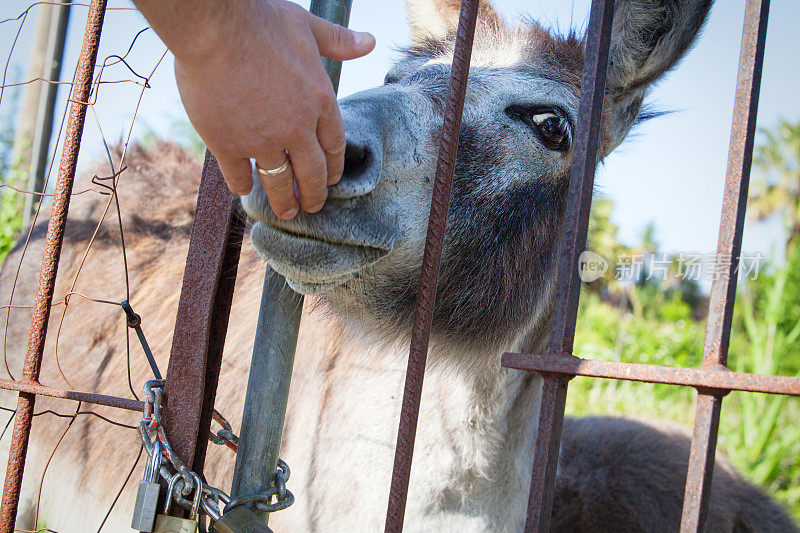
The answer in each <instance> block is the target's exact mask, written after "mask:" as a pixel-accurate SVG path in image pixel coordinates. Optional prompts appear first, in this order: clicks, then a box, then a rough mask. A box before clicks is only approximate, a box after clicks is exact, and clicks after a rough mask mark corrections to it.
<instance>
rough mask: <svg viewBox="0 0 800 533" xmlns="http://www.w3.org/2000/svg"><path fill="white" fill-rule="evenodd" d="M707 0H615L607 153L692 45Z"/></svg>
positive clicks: (700, 23)
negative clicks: (651, 90)
mask: <svg viewBox="0 0 800 533" xmlns="http://www.w3.org/2000/svg"><path fill="white" fill-rule="evenodd" d="M712 3H713V0H617V3H616V7H615V10H614V25H613V28H612V33H611V49H610V53H609V54H610V55H609V63H608V79H607V83H606V94H607V96H608V99H607V100H606V102H607V104H610V106H611V108H610V109H608V110H607V115H606V116H607V117H608V118H610V123H609V125H608V126H609V127H608V130H607V133H608V135H609V137H608V138H607V141H606V143H604V144H605V146H603V153H604V155H605V154H608V153H609V152H610V151H611V150H613V149H614V148H615V147H616V146H617V145H619V143H621V142H622V139H624V138H625V135H627V133H628V131H629V130H630V129H631V127H632V126H633V124H634V123H635V122H636V119H637V117H638V116H639V112H640V110H641V107H642V101H643V100H644V96H645V92H646V91H647V88H648V86H649V85H650V84H652V83H653V82H655V81H656V80H657V79H658V78H660V77H661V76H662V75H664V74H665V73H666V72H667V71H669V70H670V69H671V68H672V67H674V66H675V65H676V64H677V63H678V62H679V61H680V60H681V58H682V57H683V56H684V54H686V52H687V51H688V50H689V49H690V48H691V47H692V44H693V43H694V41H695V38H696V37H697V35H698V33H699V32H700V29H701V28H702V27H703V23H704V22H705V20H706V18H707V16H708V12H709V9H710V8H711V4H712Z"/></svg>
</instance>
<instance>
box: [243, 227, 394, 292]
mask: <svg viewBox="0 0 800 533" xmlns="http://www.w3.org/2000/svg"><path fill="white" fill-rule="evenodd" d="M251 239H252V242H253V245H254V246H255V248H256V250H257V251H258V253H259V254H260V255H261V256H262V257H263V258H264V260H265V261H266V262H267V264H269V266H270V267H272V268H273V269H274V270H275V271H276V272H278V273H279V274H280V275H282V276H283V277H285V278H286V281H287V282H288V283H289V285H290V286H291V287H292V289H294V290H295V291H297V292H299V293H301V294H314V293H321V292H325V291H327V290H330V289H332V288H334V287H336V286H338V285H341V284H342V283H345V282H346V281H348V280H350V279H351V278H352V277H353V276H355V275H356V274H357V273H358V272H359V271H360V270H362V269H364V268H366V267H368V266H370V265H372V264H373V263H375V262H377V261H378V260H379V259H381V258H382V257H384V256H385V255H387V254H388V253H389V252H391V250H392V247H393V246H392V244H393V243H391V242H375V240H373V239H366V238H363V239H362V238H359V237H357V236H353V235H347V236H345V235H335V236H334V235H330V236H329V235H327V234H326V233H323V232H320V231H313V232H312V231H306V230H305V228H301V227H297V226H296V225H294V224H291V223H281V222H278V221H276V222H273V221H271V220H270V221H269V222H257V223H256V224H255V225H254V226H253V230H252V234H251Z"/></svg>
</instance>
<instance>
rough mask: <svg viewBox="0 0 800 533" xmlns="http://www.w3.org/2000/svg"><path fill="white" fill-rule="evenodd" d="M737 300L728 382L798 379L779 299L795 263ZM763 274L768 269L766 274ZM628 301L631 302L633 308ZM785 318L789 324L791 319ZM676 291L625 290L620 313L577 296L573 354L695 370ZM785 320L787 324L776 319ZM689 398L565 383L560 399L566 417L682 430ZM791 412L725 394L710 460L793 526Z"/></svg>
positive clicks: (790, 403)
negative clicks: (724, 461)
mask: <svg viewBox="0 0 800 533" xmlns="http://www.w3.org/2000/svg"><path fill="white" fill-rule="evenodd" d="M787 259H788V261H787V263H786V265H785V266H784V267H782V268H780V269H777V270H775V271H774V272H771V273H767V274H764V275H762V276H760V277H759V279H757V280H754V281H751V282H747V283H745V284H744V286H743V287H742V288H741V290H740V294H739V296H738V298H737V303H736V306H735V310H734V321H733V333H732V337H731V345H730V351H729V354H730V356H729V359H730V366H731V368H732V369H733V370H735V371H738V372H751V373H756V374H782V375H800V354H799V353H798V348H797V340H798V337H800V317H797V314H796V305H797V303H796V300H794V299H787V298H786V297H785V295H786V294H787V293H792V292H793V291H792V290H791V289H789V287H788V286H789V283H790V279H793V278H794V277H795V275H796V273H797V272H798V269H800V253H798V254H792V255H790V256H788V257H787ZM768 270H769V269H768ZM628 301H636V302H637V305H633V304H630V305H628V304H627V302H628ZM793 313H795V314H793ZM692 316H693V310H692V308H691V306H690V305H689V304H687V303H686V301H685V298H684V297H683V296H682V295H681V293H680V289H677V290H673V292H672V293H671V294H667V292H666V291H663V290H659V289H658V287H653V286H651V285H643V286H634V287H631V288H630V293H629V294H628V296H627V298H626V299H625V300H623V301H622V305H620V304H618V305H614V306H612V305H610V304H609V303H607V302H604V301H602V299H601V298H600V297H599V296H598V295H597V294H594V293H588V294H587V293H584V294H583V295H582V297H581V305H580V307H579V310H578V323H577V331H576V339H575V350H574V351H575V354H576V355H579V356H581V357H585V358H592V359H599V360H606V361H625V362H632V363H645V364H656V365H666V366H684V367H692V366H697V365H699V363H700V360H701V357H702V350H703V339H704V334H705V321H704V320H696V319H694V318H692ZM787 316H793V317H795V318H794V322H792V323H788V322H787V319H786V317H787ZM695 396H696V394H695V392H694V390H693V389H691V388H688V387H675V386H669V385H651V384H646V383H635V382H627V381H616V380H601V379H591V378H581V377H578V378H575V379H574V380H573V381H572V382H571V384H570V394H569V395H568V396H567V410H568V412H569V413H571V414H576V415H589V414H614V415H622V416H636V417H647V418H658V419H666V420H672V421H675V422H680V423H683V424H687V425H689V424H691V423H692V421H693V417H694V402H695ZM797 420H800V404H798V402H797V401H796V400H795V399H793V398H787V397H784V396H773V395H762V394H752V393H743V392H739V393H733V394H731V395H729V396H728V397H727V398H726V399H725V400H724V401H723V414H722V419H721V424H720V432H719V448H718V449H719V450H720V452H721V453H722V454H724V455H725V456H726V457H728V458H729V459H730V460H731V462H732V463H733V464H734V465H736V467H737V468H738V469H739V470H740V471H741V472H742V474H743V475H744V476H745V477H747V478H748V479H750V480H751V481H752V482H754V483H756V484H757V485H759V486H761V487H763V488H764V489H765V490H766V491H767V492H768V493H769V494H771V495H773V496H774V497H775V498H777V499H778V500H779V501H781V502H783V503H784V504H785V505H786V506H787V507H789V509H790V510H791V512H792V513H793V514H794V516H795V517H796V518H797V519H799V520H800V463H799V462H798V460H797V458H798V457H800V426H798V425H797V423H796V421H797Z"/></svg>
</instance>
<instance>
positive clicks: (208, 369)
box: [163, 152, 243, 473]
mask: <svg viewBox="0 0 800 533" xmlns="http://www.w3.org/2000/svg"><path fill="white" fill-rule="evenodd" d="M235 210H236V199H235V197H234V195H233V194H232V193H231V192H230V191H229V190H228V187H227V186H226V185H225V181H224V180H223V178H222V173H221V172H220V170H219V166H218V165H217V161H216V160H215V159H214V157H213V156H212V155H211V153H210V152H206V159H205V164H204V166H203V175H202V179H201V181H200V191H199V193H198V198H197V210H196V212H195V217H194V223H193V225H192V233H191V237H190V241H189V255H188V257H187V259H186V269H185V271H184V274H183V286H182V287H181V296H180V301H179V303H178V314H177V317H176V319H175V333H174V336H173V338H172V351H171V354H170V359H169V367H168V368H167V378H166V384H165V386H164V393H165V394H164V396H165V398H164V414H163V420H164V431H165V432H166V435H167V438H168V439H169V442H170V444H172V447H173V449H174V450H175V452H176V453H177V454H178V456H179V457H180V458H181V460H183V461H184V463H186V464H187V465H191V466H190V468H192V469H193V470H194V471H196V472H198V473H200V472H202V467H203V461H204V459H205V451H206V441H207V440H208V431H209V428H210V426H211V409H213V403H214V398H215V395H216V388H217V379H218V377H219V369H220V364H221V362H222V349H223V346H224V343H225V333H226V331H227V327H228V315H229V312H230V306H231V301H232V298H233V285H234V283H235V281H236V271H237V267H238V263H239V250H240V247H241V231H242V227H243V226H242V224H243V222H242V220H241V217H240V216H238V215H237V214H236V213H235Z"/></svg>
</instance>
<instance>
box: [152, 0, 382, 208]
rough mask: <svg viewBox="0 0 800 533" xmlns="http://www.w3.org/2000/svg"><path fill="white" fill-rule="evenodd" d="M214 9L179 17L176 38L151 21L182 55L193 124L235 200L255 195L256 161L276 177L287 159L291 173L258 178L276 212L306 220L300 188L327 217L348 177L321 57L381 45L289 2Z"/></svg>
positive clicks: (182, 81) (308, 203) (181, 76)
mask: <svg viewBox="0 0 800 533" xmlns="http://www.w3.org/2000/svg"><path fill="white" fill-rule="evenodd" d="M148 1H149V0H140V1H139V2H137V4H139V3H145V4H146V3H148ZM170 3H171V2H166V3H165V4H170ZM178 3H180V2H178ZM199 3H200V4H207V2H199ZM213 5H214V6H215V7H214V9H213V10H209V18H206V19H204V17H203V14H202V13H198V10H197V3H195V7H194V10H195V11H193V12H192V8H191V7H189V10H188V11H185V10H178V9H173V13H172V16H173V17H175V18H178V19H179V20H182V27H181V28H180V29H177V30H172V29H171V28H165V27H161V28H159V27H158V26H157V25H156V24H155V23H154V21H153V20H151V21H150V22H151V24H153V26H154V28H155V29H156V31H157V32H158V33H159V35H161V37H162V39H164V40H165V42H166V43H167V45H168V46H169V47H170V49H171V50H172V51H173V53H174V54H175V77H176V80H177V83H178V89H179V91H180V95H181V100H182V101H183V105H184V107H185V108H186V112H187V114H188V116H189V119H190V120H191V122H192V124H193V125H194V127H195V129H196V130H197V132H198V133H199V134H200V137H201V138H202V139H203V141H204V142H205V143H206V146H208V149H209V150H210V151H211V152H212V153H213V154H214V156H215V157H216V158H217V161H218V163H219V166H220V169H221V170H222V174H223V176H224V177H225V180H226V181H227V183H228V187H229V188H230V189H231V191H233V192H234V193H237V194H241V195H243V194H247V193H248V192H249V191H250V190H251V188H252V168H251V164H250V158H255V160H256V164H257V165H258V166H259V167H260V168H262V169H275V168H278V167H281V166H282V164H283V163H284V162H285V161H286V157H287V156H286V155H285V153H286V152H288V163H289V164H288V165H287V168H286V170H285V171H283V172H281V173H279V174H278V175H262V174H260V173H259V178H260V179H261V183H262V184H263V186H264V190H265V191H266V193H267V196H268V198H269V202H270V205H271V206H272V209H273V210H274V211H275V213H276V215H277V216H279V217H280V218H283V219H290V218H292V217H294V216H295V215H296V214H297V213H298V212H299V206H298V202H297V198H296V196H295V188H294V183H295V181H296V182H297V192H298V193H299V200H300V206H302V208H303V209H304V210H305V211H306V212H309V213H314V212H317V211H319V210H320V209H322V206H323V205H324V203H325V200H326V198H327V195H328V191H327V187H328V186H329V185H334V184H336V183H337V182H338V181H339V179H340V177H341V175H342V171H343V167H344V151H345V136H344V126H343V124H342V119H341V116H340V114H339V107H338V105H337V103H336V95H335V93H334V91H333V87H332V85H331V82H330V80H329V79H328V76H327V74H326V73H325V70H324V68H323V66H322V62H321V61H320V56H321V55H322V56H325V57H329V58H332V59H337V60H346V59H354V58H356V57H361V56H363V55H365V54H367V53H369V52H370V51H371V50H372V49H373V48H374V46H375V39H374V37H373V36H372V35H370V34H368V33H358V32H353V31H350V30H348V29H346V28H343V27H341V26H337V25H335V24H331V23H329V22H327V21H325V20H323V19H321V18H318V17H315V16H314V15H311V14H310V13H309V12H307V11H306V10H304V9H303V8H301V7H300V6H298V5H296V4H293V3H291V2H287V1H284V0H242V1H239V2H227V3H225V4H219V3H216V2H213ZM220 6H223V7H220ZM151 7H152V9H153V10H159V9H160V10H161V11H162V12H161V13H159V14H158V15H160V17H161V18H162V19H164V18H166V19H169V17H170V14H169V13H163V11H165V10H167V9H168V8H161V7H157V6H151ZM140 9H142V6H141V5H140ZM176 10H177V11H182V12H179V13H175V11H176ZM142 11H143V12H144V13H145V16H147V17H148V19H150V16H149V15H148V13H147V12H145V9H142ZM199 11H202V9H200V10H199ZM187 19H188V20H187ZM189 29H191V31H187V30H189ZM162 31H163V32H164V33H165V34H169V37H168V38H165V37H166V35H162ZM170 41H171V42H170ZM285 151H286V152H285Z"/></svg>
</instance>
